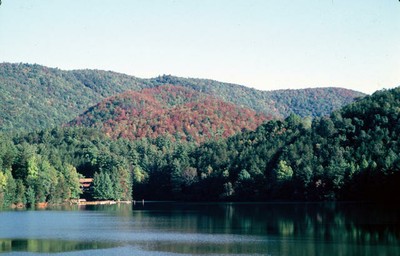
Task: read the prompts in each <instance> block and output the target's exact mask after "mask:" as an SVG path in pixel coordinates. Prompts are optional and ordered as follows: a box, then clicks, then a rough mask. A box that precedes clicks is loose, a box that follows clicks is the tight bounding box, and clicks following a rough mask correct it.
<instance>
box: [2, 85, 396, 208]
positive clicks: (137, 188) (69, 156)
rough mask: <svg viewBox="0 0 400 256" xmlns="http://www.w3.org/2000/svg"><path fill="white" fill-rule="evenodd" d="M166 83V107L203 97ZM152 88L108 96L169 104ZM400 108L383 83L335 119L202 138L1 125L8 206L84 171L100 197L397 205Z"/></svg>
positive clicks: (69, 192)
mask: <svg viewBox="0 0 400 256" xmlns="http://www.w3.org/2000/svg"><path fill="white" fill-rule="evenodd" d="M152 90H153V89H151V90H150V91H152ZM157 90H158V91H159V92H161V93H160V94H157V95H158V96H159V97H160V98H162V99H164V104H162V106H163V107H165V108H166V110H169V109H174V108H175V107H179V106H185V105H187V104H189V105H190V104H193V102H188V101H183V102H175V100H174V99H182V100H183V99H187V97H186V96H185V95H187V93H193V92H192V91H190V90H187V89H182V88H180V89H179V90H178V89H176V88H175V87H168V86H164V87H160V88H157ZM145 91H146V90H144V91H142V92H140V93H138V92H129V93H124V94H122V95H119V96H116V97H112V98H109V99H107V100H105V101H104V104H107V103H109V104H111V103H113V102H114V103H115V102H116V99H117V98H122V99H126V102H127V103H129V104H131V103H132V102H133V103H132V104H134V103H135V100H132V98H133V99H139V97H140V99H141V101H142V102H147V103H146V104H144V106H146V105H148V104H150V105H151V104H153V105H151V106H153V107H159V106H160V102H159V99H156V97H154V96H152V95H151V94H149V93H146V92H145ZM164 92H165V93H164ZM174 92H176V94H177V95H176V97H175V96H174V97H169V95H174ZM153 93H154V92H153ZM164 95H165V96H168V97H165V96H164ZM203 97H205V98H203ZM193 98H196V97H193ZM207 98H208V96H204V95H198V97H197V98H196V100H195V102H202V101H203V100H205V99H207ZM136 103H138V102H137V101H136ZM221 104H226V103H221ZM117 105H118V104H117ZM119 105H121V104H119ZM206 105H208V104H206ZM116 108H117V107H116ZM116 108H115V109H116ZM139 109H140V107H139ZM144 109H146V107H143V108H142V110H144ZM399 109H400V88H396V89H393V90H388V91H379V92H376V93H374V94H373V95H371V96H367V97H365V98H363V99H361V100H359V101H357V102H355V103H353V104H350V105H348V106H346V107H344V108H342V109H340V110H338V111H335V112H334V113H332V115H330V116H329V117H321V118H315V119H313V120H312V121H311V120H310V119H305V118H301V117H299V116H295V115H291V116H289V117H287V118H286V119H285V120H272V121H269V122H267V123H265V124H262V125H260V126H259V127H258V128H257V129H256V130H254V131H245V132H242V133H239V134H237V135H234V136H231V137H229V138H227V139H218V140H209V141H207V142H205V143H202V144H200V145H199V144H198V143H195V142H191V141H182V140H176V139H174V138H173V137H172V136H164V137H157V138H144V139H140V140H122V139H121V140H113V139H111V138H110V137H109V136H106V135H105V134H104V133H103V132H101V131H100V130H99V129H93V128H87V127H75V126H73V127H57V128H53V129H48V130H43V131H40V132H31V133H29V134H27V133H25V134H20V135H15V136H14V137H11V136H9V134H6V133H1V132H0V180H1V183H0V208H1V206H2V205H4V206H5V207H8V206H10V205H11V204H26V203H28V204H33V203H37V202H50V203H61V202H65V200H69V199H71V198H77V197H79V192H80V189H79V177H80V175H84V176H86V177H93V178H94V182H93V183H94V184H95V185H94V187H93V191H94V192H93V197H94V198H97V199H113V200H130V199H132V197H133V198H134V199H141V198H146V199H148V200H192V201H193V200H194V201H195V200H207V201H218V200H228V201H232V200H239V201H251V200H256V201H270V200H301V201H325V200H362V201H371V200H374V201H378V202H382V201H385V200H388V201H390V202H391V203H393V202H395V199H393V196H395V195H397V194H398V193H399V192H400V187H399V185H398V184H399V182H400V142H399V138H398V135H399V133H400V122H399V120H400V112H399ZM166 110H165V109H164V110H163V111H166ZM167 112H168V111H167Z"/></svg>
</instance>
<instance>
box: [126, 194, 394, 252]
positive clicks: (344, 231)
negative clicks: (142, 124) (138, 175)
mask: <svg viewBox="0 0 400 256" xmlns="http://www.w3.org/2000/svg"><path fill="white" fill-rule="evenodd" d="M133 209H134V211H133V216H134V217H135V218H137V220H138V221H140V219H145V218H150V219H151V218H154V221H152V222H154V223H158V224H157V225H160V224H159V220H160V219H162V220H165V221H163V222H162V225H163V226H162V227H161V228H165V229H169V230H174V229H176V230H185V232H190V233H217V234H243V235H245V234H248V235H260V236H272V237H279V238H288V239H291V238H293V239H303V240H318V241H325V242H330V241H334V242H343V243H354V244H357V243H364V244H375V243H379V244H382V243H383V244H396V245H400V218H399V214H400V211H399V210H397V209H396V208H395V207H392V208H390V207H388V206H386V207H382V206H379V205H375V204H353V203H348V204H347V203H334V202H332V203H266V204H257V203H254V204H253V203H225V204H220V203H216V204H206V203H205V204H202V203H198V204H184V203H182V204H174V203H165V204H161V205H160V204H151V203H149V204H147V205H145V206H144V208H143V207H142V206H136V207H134V208H133ZM135 209H136V210H138V211H136V210H135ZM141 209H145V210H146V211H147V212H142V211H141ZM157 228H160V227H157Z"/></svg>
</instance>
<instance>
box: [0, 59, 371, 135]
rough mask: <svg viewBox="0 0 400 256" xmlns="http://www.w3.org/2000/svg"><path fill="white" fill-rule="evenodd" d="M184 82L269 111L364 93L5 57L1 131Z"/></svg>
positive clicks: (340, 101)
mask: <svg viewBox="0 0 400 256" xmlns="http://www.w3.org/2000/svg"><path fill="white" fill-rule="evenodd" d="M171 84H172V85H179V86H183V87H185V88H187V89H191V90H194V91H196V92H202V93H203V94H206V95H209V96H212V97H215V98H219V99H220V100H223V101H227V102H230V103H233V104H235V105H237V106H241V107H246V108H250V109H253V110H255V111H257V112H259V113H263V114H265V115H267V116H274V117H278V118H283V117H286V116H288V114H289V113H292V112H293V113H296V114H299V115H301V116H321V115H326V114H330V113H331V111H332V109H337V108H340V107H341V106H343V105H345V104H348V103H350V102H352V101H353V99H354V98H355V97H360V96H364V94H362V93H360V92H355V91H351V90H346V89H340V88H319V89H307V90H287V91H259V90H255V89H251V88H247V87H244V86H240V85H235V84H227V83H222V82H218V81H213V80H207V79H191V78H180V77H174V76H160V77H157V78H154V79H141V78H136V77H133V76H128V75H124V74H119V73H115V72H111V71H102V70H73V71H64V70H60V69H56V68H49V67H45V66H41V65H36V64H35V65H31V64H21V63H20V64H12V63H0V103H1V104H0V131H15V130H20V131H24V130H32V129H49V128H53V127H56V126H59V125H62V124H65V123H67V122H69V121H71V120H72V119H73V118H75V117H77V116H78V115H79V114H81V113H82V112H84V111H85V110H87V109H88V108H90V107H91V106H93V105H95V104H97V103H99V102H100V101H101V100H103V99H105V98H107V97H111V96H113V95H117V94H120V93H122V92H125V91H128V90H132V91H141V90H143V89H146V88H157V87H159V86H162V85H171Z"/></svg>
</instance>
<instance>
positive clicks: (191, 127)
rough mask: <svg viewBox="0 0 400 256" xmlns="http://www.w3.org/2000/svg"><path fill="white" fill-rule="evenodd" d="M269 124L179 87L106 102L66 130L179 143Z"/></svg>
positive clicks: (253, 114) (252, 113)
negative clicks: (92, 129) (168, 139)
mask: <svg viewBox="0 0 400 256" xmlns="http://www.w3.org/2000/svg"><path fill="white" fill-rule="evenodd" d="M269 119H271V118H269ZM266 120H267V117H266V116H265V115H263V114H257V113H256V112H255V111H254V110H250V109H246V108H241V107H237V106H236V105H234V104H232V103H227V102H224V101H222V100H219V99H216V98H213V97H211V96H209V95H206V94H202V93H199V92H196V91H194V90H191V89H187V88H184V87H181V86H172V85H162V86H159V87H157V88H152V89H144V90H142V91H139V92H135V91H127V92H124V93H122V94H119V95H116V96H113V97H110V98H107V99H105V100H103V101H102V102H100V103H98V104H97V105H95V106H93V107H91V108H90V109H89V110H87V111H85V112H84V113H83V114H81V115H80V116H79V117H77V118H76V119H74V120H73V121H71V122H69V124H68V125H71V126H86V127H95V128H100V129H101V130H102V131H104V132H105V133H106V134H107V135H109V136H111V137H112V138H114V139H117V138H128V139H138V138H156V137H158V136H161V135H166V134H169V135H172V136H173V137H174V138H175V139H177V140H184V141H186V140H187V141H196V142H203V141H205V140H208V139H211V138H213V139H218V138H226V137H229V136H232V135H233V134H235V133H238V132H241V131H242V130H254V129H256V128H257V126H259V125H261V124H262V123H263V122H265V121H266Z"/></svg>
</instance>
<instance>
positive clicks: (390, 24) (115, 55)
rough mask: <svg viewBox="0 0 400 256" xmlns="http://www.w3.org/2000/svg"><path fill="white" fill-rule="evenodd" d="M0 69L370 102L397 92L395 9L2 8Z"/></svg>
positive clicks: (309, 0) (290, 5) (14, 1)
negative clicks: (363, 95) (331, 91)
mask: <svg viewBox="0 0 400 256" xmlns="http://www.w3.org/2000/svg"><path fill="white" fill-rule="evenodd" d="M0 62H24V63H37V64H41V65H46V66H50V67H58V68H60V69H68V70H69V69H82V68H90V69H104V70H113V71H117V72H122V73H126V74H130V75H134V76H137V77H142V78H147V77H155V76H158V75H161V74H172V75H176V76H182V77H196V78H210V79H215V80H219V81H224V82H232V83H238V84H242V85H245V86H249V87H254V88H257V89H262V90H273V89H287V88H294V89H296V88H306V87H324V86H339V87H345V88H350V89H354V90H359V91H363V92H367V93H372V92H373V91H375V90H379V89H382V88H392V87H395V86H399V85H400V2H399V1H398V0H260V1H257V0H158V1H157V0H141V1H136V0H68V1H67V0H3V1H2V5H1V6H0Z"/></svg>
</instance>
